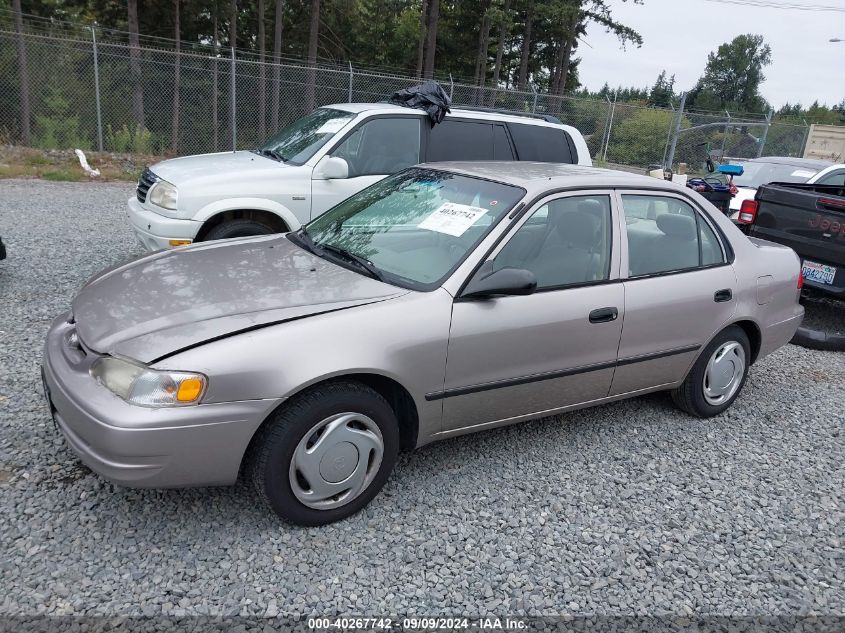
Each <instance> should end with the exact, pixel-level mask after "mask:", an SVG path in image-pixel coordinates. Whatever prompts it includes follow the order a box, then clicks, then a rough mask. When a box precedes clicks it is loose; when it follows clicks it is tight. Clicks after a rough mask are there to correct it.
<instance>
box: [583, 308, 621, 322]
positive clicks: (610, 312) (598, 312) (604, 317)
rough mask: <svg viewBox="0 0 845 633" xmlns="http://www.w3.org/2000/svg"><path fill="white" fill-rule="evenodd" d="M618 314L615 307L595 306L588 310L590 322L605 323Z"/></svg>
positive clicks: (613, 319) (612, 319)
mask: <svg viewBox="0 0 845 633" xmlns="http://www.w3.org/2000/svg"><path fill="white" fill-rule="evenodd" d="M618 316H619V310H617V309H616V308H597V309H595V310H593V311H592V312H590V323H607V322H608V321H615V320H616V317H618Z"/></svg>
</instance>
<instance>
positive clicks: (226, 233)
mask: <svg viewBox="0 0 845 633" xmlns="http://www.w3.org/2000/svg"><path fill="white" fill-rule="evenodd" d="M276 232H277V231H275V230H273V228H272V227H269V226H267V225H266V224H262V223H261V222H256V221H255V220H228V221H226V222H223V223H222V224H218V225H217V226H215V227H214V228H213V229H211V230H210V231H209V232H208V233H206V235H205V238H203V241H209V240H225V239H229V238H232V237H249V236H250V235H270V234H271V233H276Z"/></svg>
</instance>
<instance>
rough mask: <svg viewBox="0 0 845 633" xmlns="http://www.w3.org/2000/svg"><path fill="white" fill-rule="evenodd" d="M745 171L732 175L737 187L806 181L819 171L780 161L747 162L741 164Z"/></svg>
mask: <svg viewBox="0 0 845 633" xmlns="http://www.w3.org/2000/svg"><path fill="white" fill-rule="evenodd" d="M742 167H743V169H744V170H745V173H743V174H742V176H735V177H734V184H735V185H736V186H737V187H755V188H756V187H759V186H761V185H766V184H768V183H770V182H797V183H802V182H807V181H808V180H809V179H810V178H812V177H813V176H815V175H816V173H817V172H818V171H819V170H818V169H816V168H814V167H799V166H796V165H784V164H782V163H764V162H759V163H757V162H754V163H752V162H748V163H743V165H742Z"/></svg>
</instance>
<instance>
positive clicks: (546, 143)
mask: <svg viewBox="0 0 845 633" xmlns="http://www.w3.org/2000/svg"><path fill="white" fill-rule="evenodd" d="M508 129H509V130H510V133H511V138H512V139H513V143H514V145H515V146H516V153H517V154H518V156H519V160H535V161H540V162H543V163H577V162H578V161H577V159H576V158H575V157H573V156H572V150H571V148H570V145H569V141H570V139H569V135H568V134H567V133H566V132H564V131H563V130H562V129H560V128H556V127H549V126H545V125H530V124H527V123H508Z"/></svg>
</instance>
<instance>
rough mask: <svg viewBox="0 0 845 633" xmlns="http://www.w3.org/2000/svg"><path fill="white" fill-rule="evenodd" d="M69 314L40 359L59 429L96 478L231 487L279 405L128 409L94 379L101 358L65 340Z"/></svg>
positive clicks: (61, 319) (129, 483)
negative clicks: (93, 370) (258, 433)
mask: <svg viewBox="0 0 845 633" xmlns="http://www.w3.org/2000/svg"><path fill="white" fill-rule="evenodd" d="M74 331H75V326H74V324H73V323H71V322H70V321H69V315H68V314H63V315H60V316H59V317H57V318H56V320H55V321H53V324H52V325H51V327H50V330H49V333H48V335H47V341H46V343H45V347H44V356H43V361H42V369H41V371H42V377H43V379H44V388H45V392H46V396H47V399H48V404H49V407H50V412H51V413H52V416H53V420H54V422H55V424H56V427H57V428H58V429H59V430H60V431H61V433H62V434H63V435H64V437H65V439H66V440H67V443H68V444H69V445H70V447H71V448H72V449H73V451H74V452H75V453H76V454H77V455H79V457H80V459H81V460H82V461H83V462H84V463H85V464H86V465H87V466H88V467H89V468H91V470H93V471H94V472H96V473H98V474H100V475H102V476H103V477H105V478H106V479H108V480H110V481H113V482H115V483H117V484H121V485H124V486H129V487H133V488H172V487H184V486H215V485H228V484H232V483H234V482H235V481H236V480H237V477H238V471H239V469H240V465H241V460H242V458H243V456H244V453H245V452H246V449H247V446H248V445H249V442H250V440H251V439H252V436H253V434H254V433H255V431H256V430H257V429H258V427H259V426H260V425H261V423H262V421H263V420H264V419H265V418H266V417H267V415H269V413H270V412H271V411H272V410H273V408H274V407H275V406H277V405H278V403H279V401H277V400H248V401H238V402H226V403H219V404H200V405H196V406H187V407H170V408H157V409H154V408H147V407H139V406H135V405H131V404H129V403H127V402H125V401H123V400H121V399H120V398H118V397H117V396H116V395H114V394H112V393H111V392H110V391H108V390H107V389H106V388H105V387H103V386H102V385H100V384H99V383H97V382H96V381H95V380H94V378H92V377H91V374H90V372H89V370H90V367H91V365H92V363H93V362H94V360H96V358H98V356H97V355H96V354H94V353H92V352H90V351H86V350H85V349H84V347H82V348H77V347H75V346H73V345H71V344H70V343H69V342H68V338H69V336H70V334H71V333H73V332H74Z"/></svg>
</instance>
